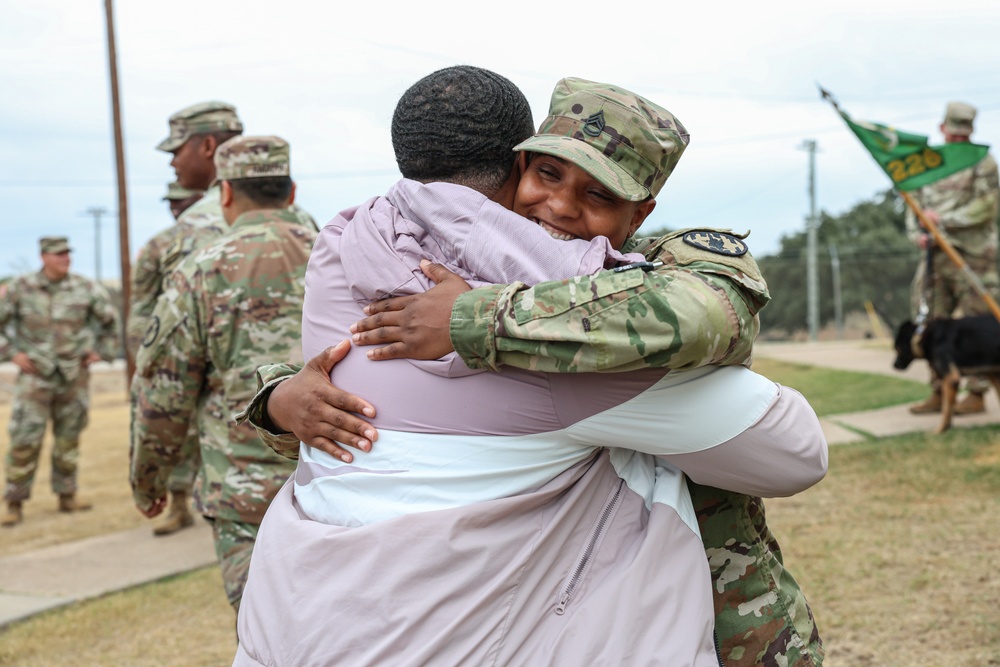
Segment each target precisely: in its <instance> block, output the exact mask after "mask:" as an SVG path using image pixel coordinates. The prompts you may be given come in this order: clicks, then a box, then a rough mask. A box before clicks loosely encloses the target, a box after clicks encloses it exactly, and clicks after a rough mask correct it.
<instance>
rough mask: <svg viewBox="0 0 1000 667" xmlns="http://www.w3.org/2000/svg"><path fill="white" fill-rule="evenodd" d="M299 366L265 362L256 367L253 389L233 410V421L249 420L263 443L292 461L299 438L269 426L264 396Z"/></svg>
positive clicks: (296, 451) (268, 394) (269, 421)
mask: <svg viewBox="0 0 1000 667" xmlns="http://www.w3.org/2000/svg"><path fill="white" fill-rule="evenodd" d="M301 369H302V366H299V365H293V364H269V365H267V366H261V367H260V368H258V369H257V393H256V394H255V395H254V397H253V398H252V399H250V402H249V403H247V405H246V407H245V408H243V410H241V411H240V412H238V413H236V423H237V424H243V423H246V422H249V423H250V425H251V426H253V427H254V428H255V429H257V435H258V436H260V439H261V440H263V441H264V444H265V445H267V446H268V447H270V448H271V449H273V450H274V451H275V452H276V453H278V454H281V455H282V456H284V457H285V458H288V459H292V460H293V461H294V460H298V458H299V439H298V438H296V437H295V436H294V435H292V434H291V433H287V432H286V433H278V432H276V431H274V430H273V429H274V424H272V423H271V420H270V419H268V418H267V399H268V398H270V396H271V392H272V391H274V388H275V387H276V386H278V384H280V383H281V382H284V381H285V380H287V379H288V378H289V377H291V376H292V375H295V374H296V373H298V372H299V371H300V370H301Z"/></svg>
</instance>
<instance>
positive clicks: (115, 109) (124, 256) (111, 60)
mask: <svg viewBox="0 0 1000 667" xmlns="http://www.w3.org/2000/svg"><path fill="white" fill-rule="evenodd" d="M104 14H105V18H106V20H107V25H108V71H109V79H110V83H111V118H112V125H113V128H114V135H115V170H116V172H117V174H118V253H119V259H120V262H121V272H122V349H125V350H126V352H125V373H126V379H127V382H128V383H129V384H131V382H132V374H133V373H134V372H135V360H134V359H132V357H131V355H129V354H128V351H127V348H126V347H125V339H126V338H125V321H126V320H127V318H128V302H129V299H130V297H131V295H130V293H129V292H130V289H129V278H130V276H131V275H132V266H131V262H130V261H129V243H128V194H127V191H126V187H125V145H124V139H123V137H122V114H121V102H120V99H119V95H118V56H117V55H116V52H115V19H114V11H113V9H112V7H111V0H105V2H104Z"/></svg>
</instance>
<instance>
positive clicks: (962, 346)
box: [893, 315, 1000, 433]
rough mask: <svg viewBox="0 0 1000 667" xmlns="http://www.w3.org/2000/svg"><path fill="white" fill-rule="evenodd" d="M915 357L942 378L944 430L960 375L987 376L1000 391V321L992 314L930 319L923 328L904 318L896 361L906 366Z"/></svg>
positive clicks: (952, 411)
mask: <svg viewBox="0 0 1000 667" xmlns="http://www.w3.org/2000/svg"><path fill="white" fill-rule="evenodd" d="M914 359H926V360H927V363H928V364H930V367H931V372H932V373H933V374H934V377H936V378H938V379H939V380H940V381H941V413H942V414H941V424H940V425H939V426H938V427H937V429H936V430H935V431H934V432H935V433H943V432H944V431H947V430H948V428H949V427H950V426H951V417H952V414H953V413H954V409H955V395H956V393H957V392H958V383H959V380H961V378H962V376H963V375H980V376H983V377H986V378H989V380H990V382H991V383H992V384H993V388H994V389H996V390H997V394H998V395H1000V322H998V321H997V320H996V318H995V317H993V316H992V315H977V316H974V317H960V318H957V319H939V320H929V321H928V322H927V323H926V325H925V326H924V327H923V329H922V330H921V329H919V328H918V327H917V325H915V324H914V323H913V322H903V324H901V325H900V327H899V331H897V332H896V361H895V363H894V364H893V367H895V368H898V369H899V370H903V369H905V368H906V367H907V366H909V365H910V362H911V361H913V360H914Z"/></svg>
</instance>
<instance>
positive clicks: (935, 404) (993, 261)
mask: <svg viewBox="0 0 1000 667" xmlns="http://www.w3.org/2000/svg"><path fill="white" fill-rule="evenodd" d="M975 118H976V109H975V107H973V106H970V105H968V104H965V103H963V102H949V103H948V106H947V108H946V109H945V117H944V121H943V122H942V123H941V128H940V129H941V133H942V134H943V135H944V139H945V142H946V143H949V144H952V143H959V142H968V141H970V137H971V136H972V130H973V127H972V123H973V121H974V120H975ZM915 194H916V200H917V202H918V203H919V204H920V206H921V208H923V210H924V213H925V214H926V215H927V217H928V218H930V219H931V221H932V222H934V223H936V224H937V225H938V227H939V228H940V230H941V233H942V234H943V235H944V236H945V238H946V239H947V240H948V241H949V242H950V243H951V245H952V246H954V248H955V250H957V251H958V252H959V254H961V255H962V258H963V259H964V260H965V262H966V264H968V265H969V268H970V269H972V271H973V273H975V274H976V275H977V276H979V279H980V280H981V281H982V283H983V286H984V287H985V288H986V290H987V291H988V292H989V293H990V294H992V295H993V296H994V297H996V296H997V288H998V287H1000V277H998V275H997V213H998V211H1000V179H998V175H997V163H996V160H994V159H993V156H992V155H987V156H986V157H984V158H983V159H982V160H980V161H979V162H978V163H977V164H975V165H974V166H972V167H969V168H968V169H964V170H962V171H959V172H957V173H955V174H953V175H951V176H949V177H947V178H944V179H942V180H939V181H935V182H934V183H931V184H930V185H926V186H924V187H923V188H920V190H918V191H917V192H916V193H915ZM906 229H907V234H908V235H909V237H910V239H911V240H912V241H913V242H914V243H916V244H917V246H918V247H919V248H920V249H921V250H924V251H926V252H928V253H930V257H929V259H925V260H923V261H921V262H920V263H919V264H918V265H917V271H916V274H915V275H914V277H913V287H912V310H913V316H914V319H917V317H918V316H919V315H920V313H919V310H920V303H921V297H922V296H923V297H924V298H925V299H926V303H927V308H928V310H927V317H928V318H944V317H956V316H958V315H959V311H960V314H961V315H963V316H968V315H984V314H988V313H989V308H988V306H987V305H986V302H985V301H983V299H982V298H981V297H980V296H979V294H977V293H976V291H975V290H974V289H972V286H971V285H969V283H968V281H967V280H966V278H965V276H964V275H963V274H962V271H960V270H959V269H958V267H956V266H955V265H954V263H952V261H951V260H950V259H949V258H948V256H947V255H946V254H945V253H944V252H943V251H942V250H941V249H940V248H937V247H935V246H934V240H933V237H931V235H930V234H929V233H927V232H926V231H925V230H923V229H922V228H921V227H920V225H919V223H918V222H917V219H916V216H915V215H914V214H913V211H911V210H910V209H909V208H908V209H907V211H906ZM928 264H930V274H929V275H928ZM989 386H990V384H989V382H988V381H987V380H986V379H985V378H982V377H974V378H970V379H969V381H968V385H967V388H968V390H969V393H968V395H967V396H966V397H965V398H964V399H962V400H961V401H959V402H958V403H956V404H955V414H959V415H962V414H974V413H977V412H983V411H984V410H985V409H986V407H985V405H984V403H983V396H984V395H985V394H986V391H987V389H988V388H989ZM931 388H932V390H933V391H932V393H931V395H930V397H929V398H927V400H925V401H923V402H922V403H917V404H916V405H913V406H911V407H910V412H911V413H913V414H926V413H931V412H941V384H940V381H939V380H937V379H933V380H932V381H931Z"/></svg>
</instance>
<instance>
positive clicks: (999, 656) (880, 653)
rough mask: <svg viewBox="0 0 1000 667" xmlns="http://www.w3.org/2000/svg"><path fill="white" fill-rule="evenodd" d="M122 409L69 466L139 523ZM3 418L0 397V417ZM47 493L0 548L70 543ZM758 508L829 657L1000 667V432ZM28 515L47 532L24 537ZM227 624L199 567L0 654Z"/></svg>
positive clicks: (56, 661)
mask: <svg viewBox="0 0 1000 667" xmlns="http://www.w3.org/2000/svg"><path fill="white" fill-rule="evenodd" d="M754 370H757V371H758V372H760V373H762V374H764V375H766V376H767V377H769V378H771V379H773V380H775V381H778V382H781V383H782V384H786V385H788V386H792V387H795V388H796V389H799V390H800V391H802V393H803V394H804V395H805V396H806V397H807V398H809V400H810V402H812V403H813V405H814V407H816V409H817V411H818V412H820V413H821V414H834V413H838V412H852V411H856V410H862V409H866V408H872V407H879V406H884V405H889V404H892V403H901V402H907V401H910V400H918V399H920V398H922V397H923V392H924V391H926V389H925V386H924V385H923V384H921V383H915V382H909V381H905V380H899V379H894V378H892V377H888V376H885V377H883V376H869V375H865V374H862V373H850V372H843V371H830V370H826V369H820V368H813V367H808V366H800V365H796V364H787V363H781V362H774V361H771V360H764V359H762V360H760V361H758V362H757V363H755V364H754ZM910 385H913V386H910ZM907 392H913V393H907ZM839 394H844V396H840V395H839ZM127 410H128V408H127V406H126V405H124V404H123V402H121V404H117V403H116V404H115V405H114V406H112V405H109V406H108V407H107V409H106V410H105V409H102V410H96V411H95V413H94V414H93V415H92V417H94V419H93V420H92V422H91V426H90V428H89V429H88V430H87V432H86V435H85V437H86V438H87V439H88V440H87V442H85V445H86V446H85V448H84V450H83V461H82V465H83V466H84V470H83V472H84V473H85V474H84V475H83V480H82V481H83V485H84V490H85V492H86V493H85V495H87V496H88V497H92V498H97V499H101V505H102V506H103V507H104V508H105V511H107V512H108V513H109V516H107V517H105V519H104V520H105V521H107V520H109V519H111V518H117V520H118V521H120V522H121V523H122V524H128V523H130V522H136V521H139V522H140V523H141V522H142V521H144V520H143V519H141V518H138V519H137V516H138V514H137V513H136V512H135V509H134V508H133V507H132V506H131V499H130V496H129V493H128V485H127V484H126V483H125V479H127V476H126V470H127V468H126V467H125V466H126V465H127V446H123V444H124V442H125V431H124V425H123V424H124V422H123V421H122V420H123V419H126V418H127ZM4 417H5V413H4V411H3V409H2V407H0V428H4V427H5V426H6V423H5V419H4ZM42 468H43V469H45V468H47V458H46V457H45V455H43V465H42ZM38 481H41V480H38ZM38 481H36V484H37V483H38ZM46 492H47V488H46V486H45V485H39V486H36V498H34V499H33V500H32V501H31V503H30V504H29V506H28V507H29V508H31V515H29V517H28V520H27V521H26V523H25V524H24V526H19V527H18V528H17V529H16V530H8V531H5V532H4V533H3V538H4V540H3V541H2V542H0V553H3V552H7V553H16V552H20V551H23V550H24V549H25V543H26V542H27V543H31V544H32V545H40V544H47V543H53V542H59V541H67V540H69V539H77V537H78V536H79V532H78V531H80V530H81V529H83V528H84V527H85V526H84V524H82V523H77V522H74V521H70V520H67V517H66V516H65V515H61V516H60V515H58V514H57V513H56V512H55V511H54V506H51V505H52V503H53V501H52V499H50V498H47V497H46ZM97 511H98V508H95V510H94V512H86V513H84V515H87V514H94V513H96V512H97ZM767 513H768V520H769V523H770V525H771V527H772V530H773V531H774V533H775V534H776V535H777V537H778V540H779V541H780V543H781V547H782V550H783V552H784V556H785V563H786V565H787V566H788V568H789V570H790V571H791V572H792V573H793V574H794V575H795V577H796V579H798V581H799V582H800V584H801V585H802V587H803V590H805V592H806V594H807V595H808V597H809V600H810V602H811V604H812V607H813V611H814V613H815V615H816V618H817V622H818V624H819V629H820V632H821V634H822V636H823V639H824V642H825V644H826V648H827V660H826V665H827V666H828V667H839V666H841V665H844V666H847V665H850V666H852V667H854V666H863V667H874V666H879V667H930V666H937V665H948V666H949V667H973V666H975V667H981V666H984V665H1000V615H998V613H997V609H1000V572H998V570H997V568H996V567H995V562H996V554H997V553H998V552H1000V538H998V537H997V536H996V517H997V516H998V515H1000V429H998V428H996V427H992V428H991V427H985V428H960V429H953V430H951V431H948V432H947V433H945V434H944V435H940V436H935V435H930V434H927V433H914V434H910V435H906V436H899V437H893V438H883V439H880V440H872V441H866V442H861V443H855V444H848V445H839V446H837V447H833V448H831V450H830V472H829V474H828V475H827V478H826V479H825V480H823V482H821V483H820V484H818V485H817V486H816V487H814V488H812V489H810V490H809V491H807V492H805V493H802V494H799V495H797V496H794V497H792V498H778V499H771V500H768V501H767ZM49 514H51V515H52V516H51V517H50V516H49ZM118 514H120V516H118ZM79 518H80V519H86V520H87V521H90V520H91V519H92V518H93V517H84V516H83V515H81V516H80V517H79ZM33 522H37V523H39V524H41V525H42V526H40V528H41V527H44V528H45V530H44V531H42V530H40V529H39V532H37V533H36V532H32V531H34V530H35V529H34V528H31V525H32V523H33ZM86 526H88V528H87V530H94V531H100V530H101V526H100V525H97V524H95V525H93V526H90V524H86ZM29 528H31V530H22V529H29ZM43 532H44V535H43V534H42V533H43ZM104 532H107V529H106V528H105V530H104ZM233 623H234V619H233V613H232V610H231V609H230V608H229V605H228V604H227V603H226V598H225V594H224V593H223V591H222V584H221V581H220V576H219V572H218V569H217V568H215V567H210V568H205V569H203V570H199V571H197V572H193V573H191V574H188V575H184V576H181V577H175V578H172V579H169V580H164V581H160V582H157V583H154V584H149V585H147V586H142V587H138V588H135V589H132V590H129V591H125V592H122V593H117V594H114V595H109V596H106V597H104V598H101V599H98V600H91V601H88V602H84V603H80V604H76V605H72V606H70V607H66V608H63V609H59V610H55V611H52V612H48V613H45V614H42V615H40V616H36V617H34V618H31V619H29V620H27V621H25V622H23V623H19V624H16V625H14V626H11V627H9V628H7V629H5V630H0V665H4V666H6V665H11V666H16V667H57V666H59V667H61V666H62V665H77V664H86V665H94V666H95V667H112V666H114V667H118V666H119V665H128V666H130V667H132V666H135V667H146V666H147V665H149V666H152V665H157V666H160V665H162V666H165V667H181V666H184V667H188V666H191V665H194V666H195V667H201V666H205V667H208V666H209V665H211V666H215V665H228V664H230V663H231V661H232V656H233V653H234V650H235V647H234V638H233V631H234V629H233ZM346 631H348V632H349V629H347V630H346Z"/></svg>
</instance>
